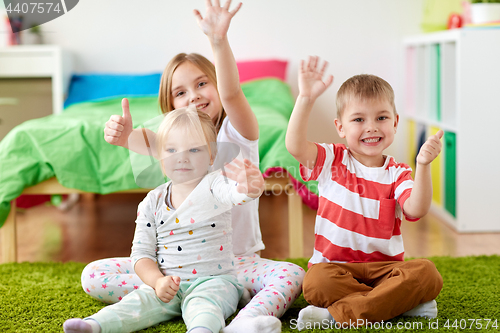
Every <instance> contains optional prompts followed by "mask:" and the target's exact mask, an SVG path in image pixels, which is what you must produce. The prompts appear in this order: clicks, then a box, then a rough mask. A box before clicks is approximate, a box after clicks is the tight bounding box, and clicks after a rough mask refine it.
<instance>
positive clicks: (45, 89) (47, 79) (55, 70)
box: [0, 45, 72, 140]
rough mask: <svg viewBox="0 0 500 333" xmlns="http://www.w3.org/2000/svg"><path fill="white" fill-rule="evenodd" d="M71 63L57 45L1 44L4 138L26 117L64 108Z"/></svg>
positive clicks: (0, 132)
mask: <svg viewBox="0 0 500 333" xmlns="http://www.w3.org/2000/svg"><path fill="white" fill-rule="evenodd" d="M71 64H72V63H71V57H70V56H69V54H68V53H67V52H64V50H62V49H61V48H60V47H58V46H55V45H30V46H27V45H19V46H9V47H3V48H0V140H1V139H2V138H3V137H4V136H5V135H6V134H7V132H8V131H10V130H11V129H12V128H13V127H14V126H16V125H19V124H20V123H22V122H24V121H26V120H29V119H33V118H38V117H43V116H47V115H49V114H52V113H54V114H58V113H61V112H62V110H63V105H64V98H65V95H66V93H67V91H68V86H69V82H70V79H71V67H72V66H71Z"/></svg>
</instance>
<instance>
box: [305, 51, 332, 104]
mask: <svg viewBox="0 0 500 333" xmlns="http://www.w3.org/2000/svg"><path fill="white" fill-rule="evenodd" d="M318 64H319V57H309V59H308V60H307V63H305V62H304V60H301V61H300V67H299V95H300V96H302V97H306V98H310V99H312V100H315V99H316V98H318V97H319V96H320V95H321V94H322V93H323V92H324V91H325V90H326V88H328V87H329V86H330V85H331V84H332V82H333V75H329V76H328V77H327V78H326V80H325V81H323V75H324V74H325V69H326V67H327V66H328V62H326V61H325V62H324V63H323V66H321V68H319V66H318Z"/></svg>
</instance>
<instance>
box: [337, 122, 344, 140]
mask: <svg viewBox="0 0 500 333" xmlns="http://www.w3.org/2000/svg"><path fill="white" fill-rule="evenodd" d="M335 128H336V129H337V133H338V134H339V136H340V137H341V138H342V139H344V138H345V133H344V127H343V126H342V122H341V121H340V120H339V119H338V118H335Z"/></svg>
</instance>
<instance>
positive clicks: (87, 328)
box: [63, 318, 101, 333]
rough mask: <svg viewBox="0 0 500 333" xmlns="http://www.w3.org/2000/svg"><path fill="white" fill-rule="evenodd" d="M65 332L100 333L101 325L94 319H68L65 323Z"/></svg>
mask: <svg viewBox="0 0 500 333" xmlns="http://www.w3.org/2000/svg"><path fill="white" fill-rule="evenodd" d="M63 329H64V333H100V332H101V326H100V325H99V323H98V322H97V321H95V320H93V319H88V320H83V319H81V318H72V319H68V320H66V321H65V322H64V324H63Z"/></svg>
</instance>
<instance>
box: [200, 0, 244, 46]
mask: <svg viewBox="0 0 500 333" xmlns="http://www.w3.org/2000/svg"><path fill="white" fill-rule="evenodd" d="M205 3H206V7H207V10H206V13H205V17H203V16H201V14H200V12H199V11H198V10H197V9H195V10H194V11H193V12H194V15H195V16H196V21H197V22H198V25H199V26H200V28H201V30H202V31H203V32H204V33H205V35H207V36H208V37H209V38H211V39H222V38H225V37H226V35H227V31H228V29H229V24H230V23H231V19H232V18H233V16H234V15H235V14H236V13H237V12H238V10H240V8H241V5H242V4H241V2H240V3H239V4H238V5H237V6H236V8H235V9H233V10H232V11H229V7H230V5H231V0H227V1H226V3H225V4H224V6H223V7H221V6H220V3H219V0H214V4H213V5H212V1H211V0H206V1H205Z"/></svg>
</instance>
